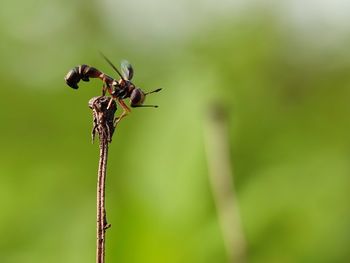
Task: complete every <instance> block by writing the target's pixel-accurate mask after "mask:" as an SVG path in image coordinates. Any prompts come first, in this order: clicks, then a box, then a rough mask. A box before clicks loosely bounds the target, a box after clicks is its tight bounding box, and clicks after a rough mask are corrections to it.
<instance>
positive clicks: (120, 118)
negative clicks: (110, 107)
mask: <svg viewBox="0 0 350 263" xmlns="http://www.w3.org/2000/svg"><path fill="white" fill-rule="evenodd" d="M118 103H119V105H120V106H121V107H122V108H123V113H122V114H121V115H120V116H119V117H116V118H115V120H114V126H117V124H118V123H119V122H120V121H121V120H122V119H123V118H124V117H126V116H127V115H128V114H129V113H130V112H131V110H130V109H129V107H128V106H127V105H126V104H125V103H124V101H123V100H121V99H118Z"/></svg>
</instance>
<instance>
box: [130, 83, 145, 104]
mask: <svg viewBox="0 0 350 263" xmlns="http://www.w3.org/2000/svg"><path fill="white" fill-rule="evenodd" d="M144 100H145V94H144V93H143V91H142V90H141V89H139V88H135V89H134V90H133V91H132V92H131V95H130V101H131V107H133V106H139V105H142V103H143V102H144Z"/></svg>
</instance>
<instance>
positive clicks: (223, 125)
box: [204, 104, 247, 263]
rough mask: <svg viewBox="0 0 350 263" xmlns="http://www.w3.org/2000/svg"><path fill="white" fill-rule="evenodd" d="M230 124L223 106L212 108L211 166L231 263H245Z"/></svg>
mask: <svg viewBox="0 0 350 263" xmlns="http://www.w3.org/2000/svg"><path fill="white" fill-rule="evenodd" d="M227 120H228V118H227V112H226V111H225V109H224V108H223V107H222V106H221V105H220V104H212V105H211V107H209V113H208V116H207V118H206V120H205V127H204V133H205V144H206V154H207V163H208V168H209V180H210V184H211V188H212V191H213V195H214V201H215V205H216V208H217V213H218V217H219V224H220V227H221V231H222V236H223V239H224V245H225V247H226V251H227V256H228V262H235V263H243V262H246V254H247V252H246V241H245V237H244V233H243V230H242V225H241V219H240V214H239V208H238V202H237V198H236V194H235V189H234V180H233V169H232V165H231V161H230V159H231V158H230V149H229V145H230V144H229V133H228V127H227V126H228V125H227V122H228V121H227Z"/></svg>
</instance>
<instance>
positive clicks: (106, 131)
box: [89, 96, 117, 263]
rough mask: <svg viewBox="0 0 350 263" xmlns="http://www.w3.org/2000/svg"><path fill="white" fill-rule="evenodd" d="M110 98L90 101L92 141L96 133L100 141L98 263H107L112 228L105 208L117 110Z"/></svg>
mask: <svg viewBox="0 0 350 263" xmlns="http://www.w3.org/2000/svg"><path fill="white" fill-rule="evenodd" d="M109 102H110V98H107V97H103V96H101V97H94V98H92V99H91V100H90V101H89V107H90V108H91V109H92V111H93V125H94V126H93V129H92V139H94V137H95V134H96V132H97V133H98V135H99V141H100V160H99V165H98V173H97V233H96V234H97V243H96V263H104V262H105V242H106V238H105V237H106V229H107V228H109V227H110V224H108V223H107V217H106V206H105V183H106V175H107V158H108V143H110V142H111V141H112V136H113V133H114V124H113V121H114V113H115V111H116V110H117V107H116V104H115V102H114V101H112V103H110V107H109V108H108V107H107V106H108V105H109Z"/></svg>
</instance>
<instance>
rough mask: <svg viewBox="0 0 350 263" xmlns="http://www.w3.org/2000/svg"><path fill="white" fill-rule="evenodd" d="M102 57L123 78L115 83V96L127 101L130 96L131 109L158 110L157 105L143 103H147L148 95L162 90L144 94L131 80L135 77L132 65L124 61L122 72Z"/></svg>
mask: <svg viewBox="0 0 350 263" xmlns="http://www.w3.org/2000/svg"><path fill="white" fill-rule="evenodd" d="M101 55H102V56H103V57H104V59H105V60H106V61H107V62H108V64H109V65H110V66H111V67H112V68H113V69H114V70H115V71H116V72H117V73H118V75H119V76H120V77H121V79H120V80H119V81H118V82H117V81H115V83H113V86H114V87H115V89H114V92H113V93H114V94H113V95H114V96H116V97H118V98H121V99H125V98H127V97H128V96H130V106H131V107H154V108H157V107H158V106H156V105H143V102H144V101H145V98H146V96H147V95H148V94H151V93H154V92H158V91H160V90H161V89H156V90H153V91H151V92H144V91H143V90H142V89H140V88H138V87H136V86H135V85H134V84H133V83H132V82H131V79H132V77H133V76H134V69H133V67H132V66H131V64H130V63H129V62H128V61H126V60H123V61H122V63H121V72H119V70H118V69H117V68H116V67H115V66H114V65H113V63H112V62H111V61H110V60H109V59H108V58H107V57H106V56H104V55H103V54H102V53H101Z"/></svg>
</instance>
